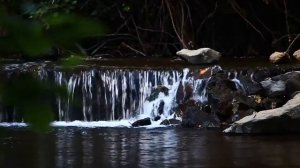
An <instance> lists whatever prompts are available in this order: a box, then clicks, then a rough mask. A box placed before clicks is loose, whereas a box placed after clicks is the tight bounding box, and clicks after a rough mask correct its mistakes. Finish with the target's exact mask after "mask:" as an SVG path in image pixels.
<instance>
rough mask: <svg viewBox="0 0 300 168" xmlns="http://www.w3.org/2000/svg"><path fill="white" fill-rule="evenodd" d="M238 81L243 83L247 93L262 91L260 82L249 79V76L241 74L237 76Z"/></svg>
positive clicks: (255, 93)
mask: <svg viewBox="0 0 300 168" xmlns="http://www.w3.org/2000/svg"><path fill="white" fill-rule="evenodd" d="M239 81H240V82H241V84H242V85H243V89H245V92H246V94H247V95H257V94H260V93H262V91H263V87H262V86H261V84H260V83H257V82H255V81H253V80H251V78H250V77H247V76H241V77H239Z"/></svg>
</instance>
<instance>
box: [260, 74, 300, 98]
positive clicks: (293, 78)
mask: <svg viewBox="0 0 300 168" xmlns="http://www.w3.org/2000/svg"><path fill="white" fill-rule="evenodd" d="M260 83H261V85H262V86H263V88H264V90H265V91H266V93H267V95H268V96H269V97H285V96H286V97H288V98H289V97H291V95H293V94H294V92H296V91H299V90H300V71H292V72H287V73H285V74H281V75H277V76H274V77H272V78H269V79H267V80H264V81H262V82H260Z"/></svg>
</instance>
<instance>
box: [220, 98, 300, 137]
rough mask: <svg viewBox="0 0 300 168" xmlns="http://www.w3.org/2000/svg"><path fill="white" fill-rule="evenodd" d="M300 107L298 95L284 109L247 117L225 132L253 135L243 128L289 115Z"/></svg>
mask: <svg viewBox="0 0 300 168" xmlns="http://www.w3.org/2000/svg"><path fill="white" fill-rule="evenodd" d="M297 106H300V93H298V94H296V95H295V96H294V98H293V99H291V100H289V101H288V102H287V103H286V104H284V105H283V106H282V107H279V108H275V109H270V110H263V111H260V112H257V113H254V114H252V115H249V116H246V117H244V118H242V119H240V120H238V121H236V122H234V123H233V124H232V126H230V127H229V128H227V129H225V130H224V131H223V132H225V133H251V132H245V130H243V127H244V125H245V124H247V123H255V122H257V121H261V120H266V119H270V118H275V117H280V116H282V115H284V114H288V113H289V112H291V111H292V109H294V108H296V107H297Z"/></svg>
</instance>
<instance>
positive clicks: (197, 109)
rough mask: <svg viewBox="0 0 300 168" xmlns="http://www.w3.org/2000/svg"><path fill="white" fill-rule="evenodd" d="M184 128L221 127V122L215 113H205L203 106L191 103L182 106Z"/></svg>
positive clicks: (182, 124)
mask: <svg viewBox="0 0 300 168" xmlns="http://www.w3.org/2000/svg"><path fill="white" fill-rule="evenodd" d="M181 107H182V108H181V109H182V110H183V111H182V121H181V126H182V127H219V126H220V122H219V119H218V118H217V116H215V115H214V114H213V113H205V112H203V109H202V108H201V106H199V105H198V104H196V103H195V102H193V101H189V102H187V103H186V104H184V105H182V106H181Z"/></svg>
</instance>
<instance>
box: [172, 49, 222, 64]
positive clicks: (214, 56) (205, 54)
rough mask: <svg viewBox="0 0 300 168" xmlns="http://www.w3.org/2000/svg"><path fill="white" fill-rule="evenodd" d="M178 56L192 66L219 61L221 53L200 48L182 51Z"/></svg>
mask: <svg viewBox="0 0 300 168" xmlns="http://www.w3.org/2000/svg"><path fill="white" fill-rule="evenodd" d="M176 54H177V55H178V56H180V57H182V58H183V59H185V60H186V61H187V62H189V63H191V64H210V63H212V62H215V61H219V59H220V58H221V53H219V52H218V51H215V50H213V49H210V48H199V49H197V50H188V49H182V50H180V51H178V52H176Z"/></svg>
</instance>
